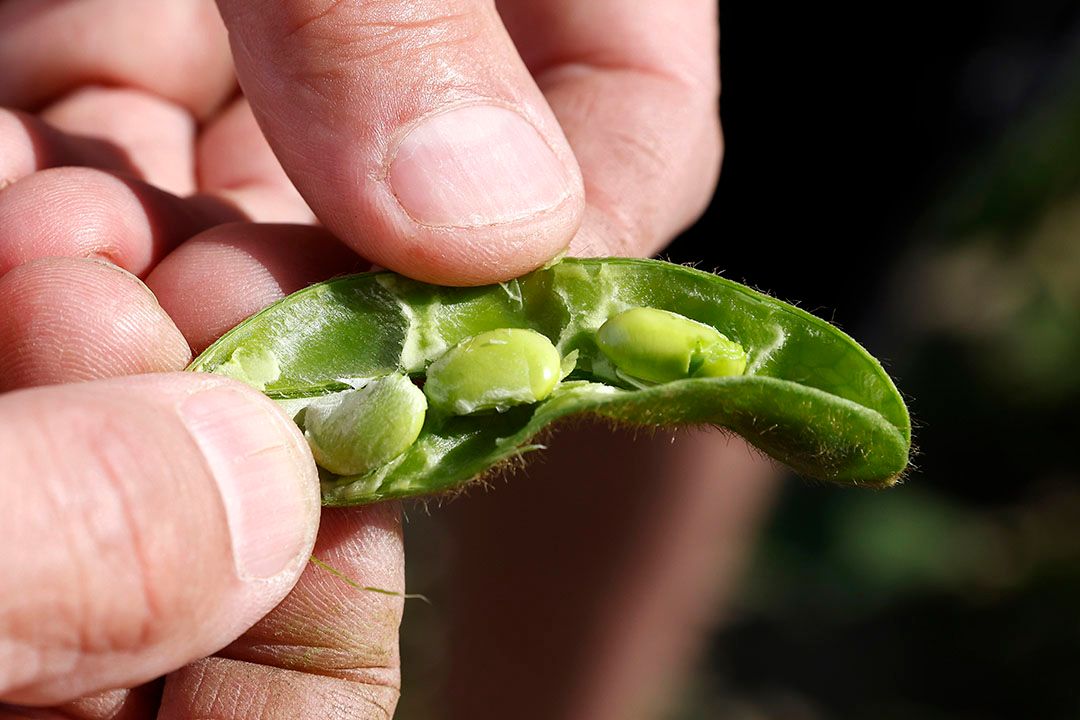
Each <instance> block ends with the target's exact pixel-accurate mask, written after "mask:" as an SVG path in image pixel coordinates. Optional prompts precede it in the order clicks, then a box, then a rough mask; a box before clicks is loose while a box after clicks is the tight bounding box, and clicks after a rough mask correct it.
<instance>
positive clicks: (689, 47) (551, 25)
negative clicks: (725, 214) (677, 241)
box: [498, 0, 721, 255]
mask: <svg viewBox="0 0 1080 720" xmlns="http://www.w3.org/2000/svg"><path fill="white" fill-rule="evenodd" d="M498 5H499V10H500V12H501V13H502V14H503V18H504V20H505V21H506V24H507V27H508V28H509V30H510V33H511V35H512V36H513V37H514V39H515V40H516V41H517V43H518V47H519V49H520V50H521V52H522V56H523V57H524V58H525V61H526V62H527V63H528V65H529V68H530V69H531V70H532V71H533V73H534V74H535V75H536V78H537V82H538V84H539V85H540V87H541V88H542V89H543V91H544V94H545V95H546V96H547V98H548V102H550V103H551V107H552V108H553V109H554V111H555V114H556V115H557V116H558V118H559V122H560V123H561V124H562V127H563V129H564V130H565V132H566V136H567V137H568V138H569V140H570V144H571V145H572V146H573V148H574V153H575V154H576V156H577V158H578V162H579V164H580V165H581V170H582V174H583V175H584V176H585V185H586V195H587V197H588V199H589V207H588V209H587V211H586V218H585V222H584V223H583V225H582V232H581V234H580V235H579V236H578V237H577V238H575V240H574V244H573V245H572V247H571V252H572V253H574V254H577V255H650V254H652V253H654V252H656V251H657V250H658V249H660V248H661V247H662V246H663V245H664V244H666V243H667V242H668V241H669V240H670V239H671V238H672V237H673V236H674V235H675V234H676V233H678V232H679V231H680V230H682V229H683V228H685V227H686V226H687V225H688V224H689V223H690V222H692V221H693V220H694V219H695V218H697V217H698V215H700V213H701V212H702V211H703V210H704V208H705V207H706V205H707V204H708V201H709V199H710V198H711V196H712V193H713V189H714V187H715V184H716V178H717V173H718V172H719V168H720V156H721V136H720V124H719V112H718V109H717V97H718V93H719V68H718V67H717V43H718V23H717V18H716V12H717V6H716V3H715V2H713V1H712V0H691V1H690V2H676V3H662V2H657V3H640V2H631V1H630V0H597V1H596V2H587V3H583V2H575V0H544V1H543V2H533V1H531V0H500V2H499V3H498Z"/></svg>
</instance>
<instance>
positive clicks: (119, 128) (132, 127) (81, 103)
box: [41, 87, 195, 196]
mask: <svg viewBox="0 0 1080 720" xmlns="http://www.w3.org/2000/svg"><path fill="white" fill-rule="evenodd" d="M41 117H42V118H44V119H45V120H46V121H48V122H49V123H51V124H52V125H53V126H55V127H57V128H59V129H61V130H63V131H65V132H68V133H72V134H75V135H79V136H83V137H92V138H97V139H99V140H102V141H105V142H108V143H111V144H113V145H115V146H116V147H117V148H120V149H121V150H122V151H123V152H124V154H125V155H126V157H127V160H128V162H129V164H130V165H131V166H132V167H134V168H136V169H137V177H139V178H140V179H142V180H145V181H146V182H148V183H150V184H151V185H154V186H156V187H158V188H160V189H162V190H165V191H166V192H170V193H172V194H173V195H181V196H183V195H190V194H191V193H193V192H195V160H194V144H195V120H194V118H192V116H191V113H189V112H188V111H187V110H186V109H184V108H182V107H180V106H179V105H176V104H175V103H172V102H170V101H168V100H163V99H161V98H158V97H155V96H153V95H150V94H148V93H146V92H142V91H139V90H128V89H121V88H103V87H88V88H82V89H80V90H76V91H75V92H74V93H72V94H70V95H68V96H66V97H64V98H62V99H61V100H59V101H58V102H56V103H54V104H53V105H50V106H49V107H48V108H46V109H45V110H44V111H43V112H42V113H41Z"/></svg>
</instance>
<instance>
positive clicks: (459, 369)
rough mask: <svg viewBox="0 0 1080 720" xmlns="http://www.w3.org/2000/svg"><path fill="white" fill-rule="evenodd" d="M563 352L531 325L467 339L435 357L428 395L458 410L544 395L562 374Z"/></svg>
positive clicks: (516, 402) (495, 406) (460, 412)
mask: <svg viewBox="0 0 1080 720" xmlns="http://www.w3.org/2000/svg"><path fill="white" fill-rule="evenodd" d="M562 365H563V363H562V358H561V357H560V356H559V351H558V350H557V349H556V348H555V346H554V345H552V344H551V341H550V340H548V339H547V338H546V337H544V336H543V335H541V334H540V333H538V332H535V331H533V330H523V329H520V328H502V329H500V330H490V331H488V332H484V333H480V334H479V335H474V336H473V337H471V338H468V339H466V340H463V341H462V342H460V343H458V344H457V345H455V346H454V347H452V348H451V349H450V350H448V351H447V352H446V353H445V354H444V355H443V356H442V357H440V358H439V359H438V360H436V361H435V362H433V363H432V364H431V366H430V367H428V371H427V380H426V382H425V383H424V394H426V395H427V396H428V400H429V401H430V402H431V405H432V406H433V407H438V408H440V409H442V410H443V411H444V412H448V413H451V414H454V415H470V414H472V413H475V412H483V411H485V410H505V409H507V408H509V407H512V406H514V405H525V404H530V403H535V402H539V401H541V400H543V399H544V398H546V397H547V396H548V395H550V394H551V391H552V390H554V389H555V386H556V385H558V384H559V380H561V379H562V377H563V375H564V373H563V367H562Z"/></svg>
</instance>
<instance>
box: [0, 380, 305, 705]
mask: <svg viewBox="0 0 1080 720" xmlns="http://www.w3.org/2000/svg"><path fill="white" fill-rule="evenodd" d="M0 457H2V458H4V469H3V472H2V473H0V547H3V548H5V551H4V552H3V553H0V578H3V580H2V591H0V702H13V703H23V704H30V705H43V704H53V703H58V702H63V701H66V700H70V699H72V698H76V697H79V696H81V695H83V694H86V693H89V692H93V691H96V690H101V689H104V688H112V687H126V686H133V685H136V684H138V683H141V682H144V681H146V680H149V679H152V678H154V677H157V676H159V675H161V674H164V673H166V672H168V671H170V670H173V669H176V668H178V667H180V666H182V665H184V664H186V663H188V662H190V661H192V660H194V659H196V658H200V657H203V656H206V655H208V654H210V653H213V652H215V651H216V650H218V649H219V648H221V647H223V646H225V645H226V644H228V643H229V642H231V641H232V640H234V639H235V638H236V637H237V636H239V635H240V634H241V633H242V632H244V631H245V630H246V629H247V628H248V627H250V626H251V625H252V624H254V623H255V622H256V621H257V620H258V619H259V618H261V617H262V616H263V615H265V614H266V613H267V612H268V611H269V610H270V609H272V608H273V607H274V606H275V605H276V604H277V603H278V602H279V601H280V600H281V599H282V598H283V597H284V596H285V595H286V594H287V593H288V592H289V589H290V588H291V587H292V586H293V584H294V583H295V582H296V580H297V578H298V577H299V575H300V572H301V571H302V570H303V569H304V567H305V562H306V560H307V558H308V557H309V554H310V552H311V548H312V546H313V544H314V540H315V533H316V530H317V525H318V517H319V490H318V481H317V478H316V474H315V468H314V465H313V464H312V462H311V457H310V454H309V453H308V450H307V447H306V444H305V443H304V441H303V438H302V437H300V435H299V433H298V432H297V431H296V428H295V427H294V426H293V425H292V423H291V422H289V420H288V419H287V418H286V417H284V416H283V415H282V414H281V413H280V412H279V411H278V410H277V409H276V408H275V407H274V406H273V404H272V403H271V402H270V401H268V400H266V399H265V398H263V397H262V396H261V395H259V394H258V393H256V392H255V391H253V390H251V389H249V388H247V387H245V386H241V385H239V384H237V383H233V382H231V381H226V380H224V379H219V378H212V377H209V376H199V375H195V374H173V375H153V376H142V377H129V378H122V379H117V380H105V381H99V382H92V383H86V384H81V385H68V386H55V387H49V388H42V389H35V390H26V391H20V392H14V393H9V394H7V395H3V396H2V397H0Z"/></svg>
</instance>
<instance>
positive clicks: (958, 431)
mask: <svg viewBox="0 0 1080 720" xmlns="http://www.w3.org/2000/svg"><path fill="white" fill-rule="evenodd" d="M720 9H721V29H722V47H721V60H722V63H721V67H722V76H723V98H722V101H721V110H722V113H721V114H722V117H723V120H724V127H725V137H726V144H727V151H726V158H725V164H724V170H723V174H722V177H721V180H720V185H719V189H718V191H717V193H716V197H715V199H714V202H713V204H712V206H711V207H710V208H709V211H708V213H707V215H706V217H705V218H704V219H703V221H702V222H701V223H699V224H698V225H697V226H696V227H695V228H693V229H691V230H690V231H688V232H687V233H686V234H685V235H684V236H683V237H681V238H679V239H678V240H677V241H676V242H675V243H674V244H673V245H672V246H671V247H670V248H669V250H668V251H667V252H666V253H665V255H664V256H665V257H666V258H668V259H670V260H673V261H677V262H692V263H694V264H696V265H698V266H699V267H702V268H704V269H709V270H714V269H715V270H719V271H721V272H722V273H723V274H724V275H726V276H727V277H730V278H732V279H735V280H739V281H742V282H746V283H748V284H750V285H752V286H754V287H757V288H759V289H762V290H765V291H767V292H769V293H772V294H774V295H775V296H777V297H779V298H781V299H785V300H789V301H798V302H799V304H800V305H801V306H802V307H804V308H805V309H807V310H810V311H811V312H814V313H816V314H818V315H820V316H822V317H824V318H827V319H830V320H833V321H834V322H836V323H838V324H839V325H840V326H841V327H843V328H844V329H845V330H847V331H849V332H850V333H851V334H853V335H855V336H856V337H858V338H859V339H860V340H862V341H863V342H864V344H865V345H866V346H867V347H868V348H869V349H870V351H871V352H872V353H873V354H875V355H876V356H878V357H879V358H882V359H883V360H884V362H885V364H886V366H887V368H888V369H889V371H890V372H891V373H892V374H893V376H894V377H896V378H897V381H898V385H899V386H900V387H901V389H902V390H903V391H904V392H905V394H906V395H907V396H908V399H909V403H910V407H911V411H912V415H913V417H914V418H915V424H916V432H915V436H916V442H917V444H918V449H919V454H918V456H917V457H916V460H915V464H916V466H915V468H914V470H913V471H912V472H911V473H910V475H909V476H908V477H907V478H906V482H905V483H904V484H903V485H902V486H900V487H898V488H896V489H893V490H890V491H888V492H869V491H856V490H842V489H837V488H835V487H825V486H821V485H814V484H810V483H807V482H806V481H803V480H799V479H797V478H789V479H788V481H787V482H785V483H784V484H783V490H782V492H781V495H780V497H779V500H778V503H777V504H776V507H775V508H774V510H773V512H772V514H771V515H770V517H769V518H768V520H767V522H766V524H765V526H764V528H763V530H762V533H761V536H760V538H759V539H758V541H757V543H756V551H755V553H754V557H753V558H752V559H751V561H750V563H749V565H748V567H747V570H746V572H745V574H744V577H743V579H742V581H741V583H740V584H739V587H740V590H739V593H738V595H737V597H735V598H734V599H732V600H731V601H730V602H729V607H728V608H727V611H726V615H725V617H724V618H722V619H721V620H722V624H721V625H720V626H719V627H718V628H717V629H716V631H715V634H714V635H713V636H712V637H711V638H710V641H709V646H708V650H707V653H706V656H705V657H704V658H703V660H702V662H701V663H700V664H699V665H698V668H697V670H696V673H695V675H694V676H693V677H691V678H689V679H688V680H687V683H686V687H685V689H684V691H683V692H682V693H681V697H680V700H679V702H678V707H676V708H673V709H672V711H671V714H670V715H669V716H668V717H670V718H673V719H674V720H699V719H700V720H704V719H706V718H710V719H711V718H735V719H736V720H818V719H824V718H841V719H845V720H846V719H849V718H850V719H855V718H860V719H861V718H875V719H879V720H891V719H892V718H897V719H899V718H905V719H906V718H924V719H930V720H934V719H937V718H950V719H953V718H959V719H966V718H972V719H974V718H980V719H983V718H1020V717H1023V718H1028V717H1031V718H1041V719H1048V720H1053V719H1056V718H1078V717H1080V689H1078V688H1080V682H1078V680H1077V678H1080V463H1077V462H1076V460H1075V454H1074V450H1073V449H1074V447H1075V446H1076V445H1077V444H1078V443H1077V440H1078V439H1080V420H1078V416H1080V412H1078V410H1080V402H1078V401H1080V4H1078V3H1077V2H1076V1H1075V0H990V1H987V2H978V3H976V2H952V3H943V2H933V3H931V2H927V1H925V0H914V1H911V2H907V3H901V4H897V3H888V4H874V3H865V4H862V5H859V6H849V5H848V4H844V3H841V4H825V3H800V4H795V3H790V4H779V5H778V4H776V3H760V2H721V6H720ZM431 521H432V520H425V519H424V517H423V515H422V514H421V513H414V514H413V527H412V528H411V529H410V533H412V532H416V531H417V529H418V528H417V527H416V526H417V525H423V523H424V522H431ZM433 521H434V522H437V518H436V519H434V520H433ZM424 548H425V549H424V551H423V552H420V553H416V554H411V555H410V565H409V567H410V570H409V572H410V578H409V585H410V587H411V588H413V589H418V590H420V591H425V588H426V587H431V586H432V584H433V583H437V582H438V578H437V575H438V572H439V571H438V569H437V568H438V567H440V566H441V562H440V560H439V558H438V557H437V556H436V555H433V552H432V543H430V542H428V543H425V544H424ZM425 556H427V557H428V561H427V562H426V563H425V560H424V557H425ZM425 567H426V568H428V570H427V571H425ZM432 568H435V569H434V570H432ZM424 572H429V573H430V574H429V575H428V576H427V577H424V576H423V573H424ZM426 607H427V606H424V605H422V604H411V605H408V604H407V606H406V618H405V625H404V631H403V632H404V634H403V648H404V658H405V663H406V666H405V688H406V689H405V695H404V697H403V698H402V704H401V709H400V710H399V715H400V716H401V717H428V716H430V711H428V710H424V709H422V708H423V707H424V704H425V702H426V701H430V699H431V697H433V696H432V695H431V694H430V693H427V692H426V691H425V677H426V676H428V675H431V676H437V675H438V670H437V667H438V659H437V658H436V659H431V658H429V659H427V660H425V657H426V656H425V653H427V654H428V655H430V653H431V651H430V648H432V647H433V646H435V645H438V644H439V643H440V642H441V641H440V640H439V638H440V637H441V636H442V634H443V631H444V628H441V627H440V626H439V625H438V624H437V622H436V621H434V620H433V619H432V616H433V614H434V613H431V612H429V611H427V610H426V609H425V608H426ZM425 663H427V667H426V669H425ZM433 668H434V669H433ZM417 708H420V709H417Z"/></svg>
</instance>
